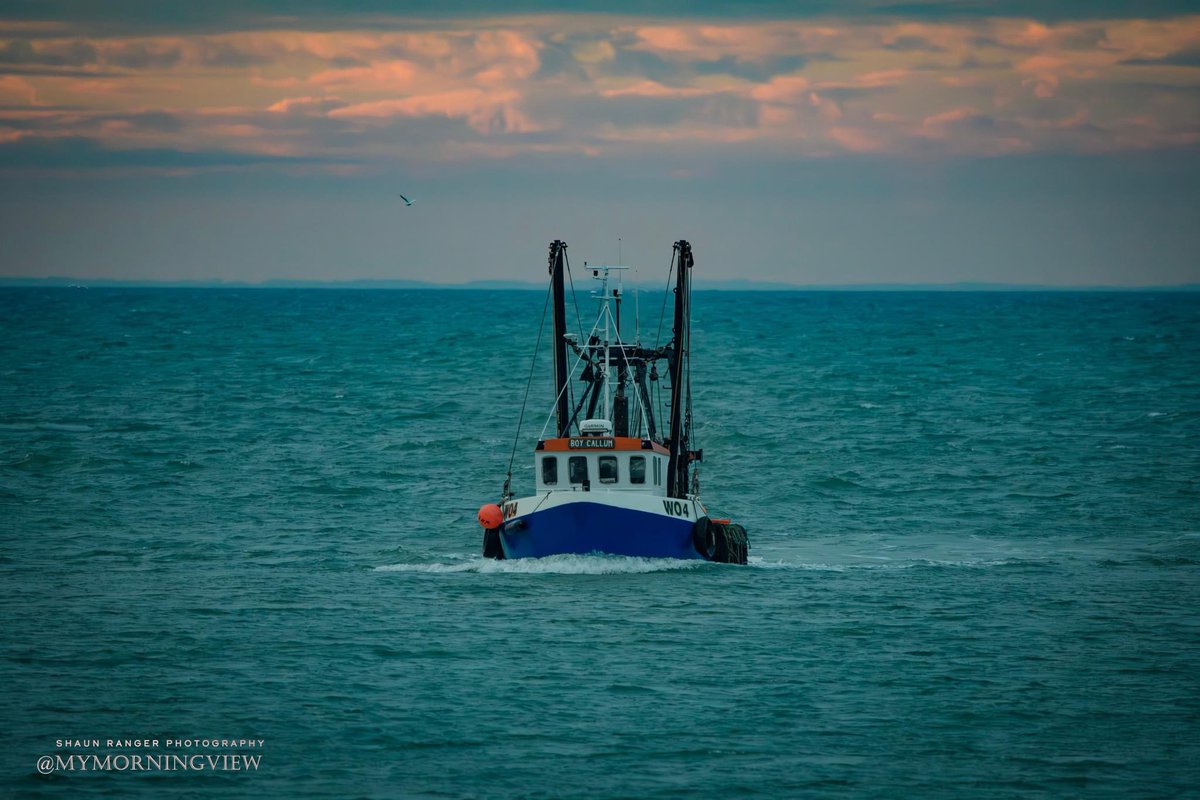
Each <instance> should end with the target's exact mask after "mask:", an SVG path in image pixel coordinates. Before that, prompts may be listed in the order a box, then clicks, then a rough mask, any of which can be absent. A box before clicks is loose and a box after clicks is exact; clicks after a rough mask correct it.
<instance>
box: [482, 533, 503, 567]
mask: <svg viewBox="0 0 1200 800" xmlns="http://www.w3.org/2000/svg"><path fill="white" fill-rule="evenodd" d="M483 557H484V558H494V559H496V560H497V561H503V560H504V545H503V544H501V543H500V528H499V527H495V528H487V529H485V530H484V532H483Z"/></svg>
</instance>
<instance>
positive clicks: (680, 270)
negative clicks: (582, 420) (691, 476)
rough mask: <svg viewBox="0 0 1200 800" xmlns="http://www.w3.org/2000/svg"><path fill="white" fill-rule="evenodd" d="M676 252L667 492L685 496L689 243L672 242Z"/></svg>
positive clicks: (687, 467)
mask: <svg viewBox="0 0 1200 800" xmlns="http://www.w3.org/2000/svg"><path fill="white" fill-rule="evenodd" d="M675 252H676V254H677V256H678V262H677V264H676V267H677V269H676V271H675V328H674V332H675V343H674V347H672V349H671V354H670V362H669V365H670V368H671V439H670V444H669V447H670V457H669V459H668V460H667V496H668V497H680V498H682V497H687V493H688V472H689V467H690V464H689V461H690V458H691V455H690V453H689V452H688V433H689V431H688V430H687V429H688V427H689V423H690V422H691V420H689V419H686V417H685V415H686V414H687V408H688V406H690V405H691V398H690V397H688V398H685V397H684V385H685V383H686V380H687V378H686V376H687V371H688V366H689V364H688V361H689V353H690V348H691V314H692V309H691V285H690V283H691V277H692V275H691V273H692V263H693V262H692V246H691V245H690V244H688V243H687V242H686V241H684V240H683V239H680V240H679V241H678V242H676V243H675Z"/></svg>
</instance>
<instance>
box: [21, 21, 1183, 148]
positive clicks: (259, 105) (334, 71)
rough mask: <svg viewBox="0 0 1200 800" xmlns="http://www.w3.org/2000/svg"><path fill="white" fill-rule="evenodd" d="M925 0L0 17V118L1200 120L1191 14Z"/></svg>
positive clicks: (223, 133)
mask: <svg viewBox="0 0 1200 800" xmlns="http://www.w3.org/2000/svg"><path fill="white" fill-rule="evenodd" d="M247 8H248V9H249V12H255V9H257V8H259V7H257V6H255V5H254V4H253V3H251V5H250V6H248V7H247ZM920 9H921V10H920V12H919V13H918V12H917V11H911V12H900V11H897V12H895V13H894V14H891V15H888V16H880V15H878V14H867V13H863V14H858V15H855V14H848V13H843V14H842V15H841V16H831V15H824V16H821V17H820V18H802V17H797V16H795V15H789V14H786V13H782V12H781V13H780V15H779V16H778V18H774V19H771V18H764V17H763V16H762V15H759V16H756V17H754V18H743V17H741V16H739V15H728V16H720V15H716V16H709V17H706V18H698V17H694V16H685V17H682V18H680V19H677V20H675V21H673V22H670V23H666V22H663V21H655V20H649V19H646V18H643V17H639V16H635V15H621V14H617V13H614V14H606V15H591V16H589V15H563V14H557V15H551V14H531V15H525V16H515V15H513V16H500V17H489V18H486V19H473V18H470V17H458V18H452V17H446V16H442V17H437V18H435V17H432V16H430V17H427V18H425V19H421V20H414V19H411V18H409V19H401V18H398V17H388V16H387V15H386V14H384V15H380V16H379V17H378V18H377V19H376V23H377V24H373V25H372V26H369V27H368V26H362V27H337V26H336V25H331V26H329V27H327V28H326V29H323V30H314V29H306V28H305V27H304V26H303V25H296V26H291V27H274V28H272V27H269V26H268V25H266V24H265V22H264V20H265V18H256V20H257V21H256V22H255V24H254V25H249V24H248V25H246V26H245V27H243V28H240V29H235V30H209V29H205V30H204V31H203V32H190V31H192V30H193V26H191V25H190V24H188V23H187V21H186V20H182V19H181V20H180V22H179V25H178V26H176V28H174V29H173V30H170V31H168V32H162V33H158V32H153V33H138V34H121V35H118V34H112V33H109V34H107V35H98V34H96V33H94V32H89V31H88V30H87V29H86V28H87V27H88V26H87V25H82V26H81V25H80V24H78V23H79V20H78V18H74V19H75V21H76V22H75V24H66V25H51V24H43V25H40V26H39V25H31V24H30V22H28V21H19V20H8V21H0V37H5V36H6V37H7V40H5V41H0V76H2V77H0V97H2V98H3V100H2V101H0V102H3V103H4V104H6V105H7V106H8V109H9V110H4V109H0V132H4V133H3V136H5V137H7V138H6V141H8V140H11V139H13V137H19V138H20V139H21V141H25V140H28V139H46V140H50V139H71V138H72V137H74V138H82V139H85V140H90V139H95V140H96V141H98V142H101V143H102V144H103V146H104V147H106V148H110V149H114V150H122V149H125V150H132V149H137V148H146V149H150V150H154V151H156V152H157V151H165V150H176V151H178V152H244V153H246V154H247V155H248V156H253V157H259V156H261V155H263V154H276V155H289V156H294V157H297V158H313V159H335V160H337V159H349V160H371V159H376V160H382V161H412V162H419V161H421V160H429V159H434V160H445V159H455V158H464V159H470V158H476V157H485V158H507V157H512V156H515V155H519V154H522V153H525V154H537V153H546V152H555V153H574V154H577V155H587V156H597V155H600V154H603V155H604V156H611V157H620V155H621V154H622V153H632V152H653V151H655V150H656V149H657V150H659V151H661V152H663V153H669V154H670V155H672V156H678V157H694V158H698V159H706V160H708V159H716V158H724V157H727V156H730V155H736V154H755V153H779V152H786V153H788V154H789V155H790V156H791V157H795V158H804V157H806V156H811V157H826V156H828V155H830V154H837V153H844V154H851V155H853V154H863V153H871V154H888V155H891V156H893V157H896V158H904V157H908V156H915V155H919V156H921V157H922V158H926V157H929V156H931V155H937V154H944V155H953V156H959V155H979V156H994V155H997V154H1003V153H1009V152H1023V151H1031V152H1039V151H1046V152H1097V151H1101V152H1105V151H1108V152H1115V151H1119V150H1121V149H1122V148H1129V149H1144V148H1155V147H1181V146H1183V147H1187V146H1191V142H1192V141H1193V140H1194V139H1195V138H1196V134H1197V132H1198V129H1200V123H1198V122H1197V120H1198V119H1200V114H1198V109H1197V100H1196V97H1198V96H1200V70H1197V69H1196V68H1195V63H1196V62H1197V60H1198V53H1200V49H1198V46H1197V42H1198V41H1200V16H1182V17H1176V18H1149V17H1148V18H1143V19H1129V18H1109V19H1097V18H1095V16H1094V15H1091V16H1087V17H1080V18H1070V19H1060V20H1056V21H1052V20H1054V18H1053V17H1036V18H1035V17H1019V16H1013V15H997V16H988V15H979V16H976V15H949V14H947V13H944V11H943V12H938V11H937V9H936V8H935V6H934V5H931V4H920ZM227 10H228V12H229V13H230V14H231V15H232V16H231V17H230V19H234V18H237V15H236V14H234V12H233V9H232V7H230V8H229V9H227ZM260 10H261V9H260ZM164 13H165V12H164ZM184 16H186V15H184ZM310 19H313V18H310ZM292 22H294V20H291V21H289V26H290V25H291V23H292ZM97 24H98V23H97ZM276 25H277V26H278V25H279V23H278V21H277V22H276ZM22 26H24V27H22ZM5 31H7V33H4V32H5ZM5 73H7V74H5ZM1138 87H1141V88H1138ZM1148 87H1154V88H1148ZM33 103H39V104H43V105H44V107H46V108H47V109H62V110H60V111H58V112H55V113H53V114H50V115H48V116H44V117H39V118H38V119H39V120H40V122H36V123H33V122H30V121H29V119H28V118H26V119H24V121H18V118H17V117H15V116H13V115H14V114H16V113H17V111H16V110H17V109H20V108H22V107H29V106H31V104H33ZM68 108H69V109H71V110H70V111H69V112H68V111H66V110H65V109H68ZM1071 120H1075V122H1071V123H1070V124H1068V121H1071ZM1129 120H1137V123H1136V124H1134V123H1130V122H1129ZM1053 121H1057V122H1053ZM254 163H255V164H258V163H260V162H257V161H256V162H254Z"/></svg>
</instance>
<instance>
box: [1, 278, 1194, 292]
mask: <svg viewBox="0 0 1200 800" xmlns="http://www.w3.org/2000/svg"><path fill="white" fill-rule="evenodd" d="M93 286H94V287H96V288H129V289H135V288H145V289H171V288H177V289H344V290H355V289H357V290H370V289H377V290H457V291H469V290H489V289H490V290H502V291H541V290H543V289H544V288H545V287H544V285H543V284H541V283H538V282H535V281H521V280H513V279H507V278H480V279H474V280H469V281H461V282H455V283H448V282H447V283H442V282H436V281H425V280H414V279H408V278H350V279H346V280H317V279H312V280H308V279H295V278H272V279H266V280H261V281H226V280H221V279H213V278H199V279H153V278H79V277H69V276H61V275H52V276H46V277H33V276H0V287H5V288H16V287H42V288H67V289H70V288H78V289H88V288H91V287H93ZM628 288H635V289H641V290H646V289H651V290H659V289H661V288H663V287H662V285H660V284H650V283H638V284H633V283H631V284H628ZM693 288H694V289H695V290H696V291H751V292H755V291H757V292H772V291H775V292H806V291H808V292H821V291H851V292H852V291H880V292H887V291H893V292H905V291H910V292H920V291H974V292H989V291H991V292H1006V291H1007V292H1038V291H1041V292H1062V291H1066V292H1070V291H1093V292H1096V291H1099V292H1104V291H1108V292H1148V291H1160V292H1195V291H1200V283H1177V284H1043V283H1006V282H1003V281H943V282H862V283H791V282H787V281H770V280H754V279H747V278H732V279H725V280H721V279H718V280H701V281H693Z"/></svg>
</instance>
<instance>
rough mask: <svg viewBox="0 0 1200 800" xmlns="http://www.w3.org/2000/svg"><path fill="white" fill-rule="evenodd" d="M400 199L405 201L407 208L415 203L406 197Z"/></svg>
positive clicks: (401, 196)
mask: <svg viewBox="0 0 1200 800" xmlns="http://www.w3.org/2000/svg"><path fill="white" fill-rule="evenodd" d="M400 199H401V200H403V201H404V205H405V206H411V205H412V204H413V201H412V200H409V199H408V198H407V197H405V196H404V195H400Z"/></svg>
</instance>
